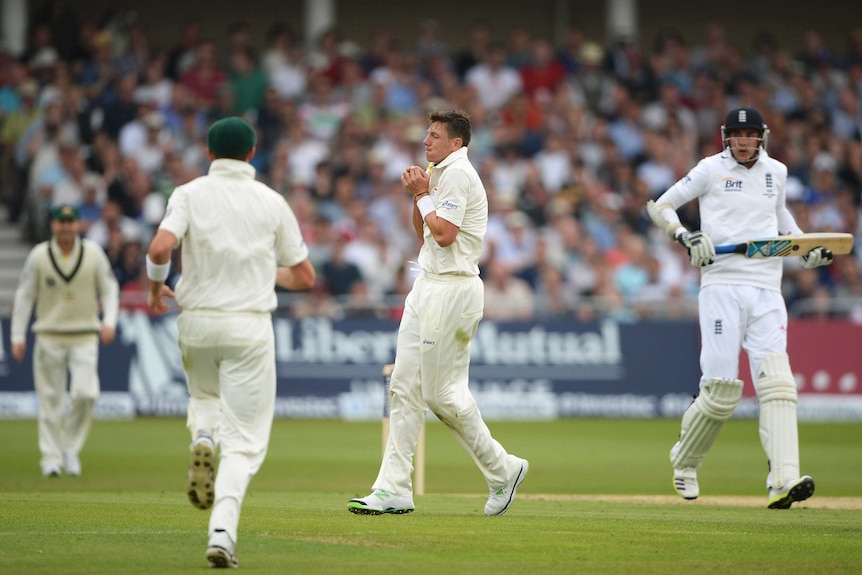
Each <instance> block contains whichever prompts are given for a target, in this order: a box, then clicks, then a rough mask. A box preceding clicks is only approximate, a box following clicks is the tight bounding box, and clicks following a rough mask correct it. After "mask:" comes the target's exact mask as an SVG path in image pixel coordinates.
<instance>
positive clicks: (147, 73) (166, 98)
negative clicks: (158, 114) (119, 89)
mask: <svg viewBox="0 0 862 575" xmlns="http://www.w3.org/2000/svg"><path fill="white" fill-rule="evenodd" d="M173 93H174V82H173V80H171V79H170V78H168V76H167V58H166V56H165V55H164V54H162V53H158V54H153V55H151V56H149V57H148V59H147V63H146V67H145V70H144V74H143V79H142V80H141V82H140V83H139V84H138V87H137V88H136V89H135V96H134V99H135V102H137V103H138V104H147V103H149V104H151V105H153V106H154V107H155V109H157V110H164V109H165V108H167V107H168V106H170V105H171V98H172V97H173Z"/></svg>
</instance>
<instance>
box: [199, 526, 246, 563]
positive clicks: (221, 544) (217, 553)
mask: <svg viewBox="0 0 862 575" xmlns="http://www.w3.org/2000/svg"><path fill="white" fill-rule="evenodd" d="M233 549H234V544H233V541H231V539H230V536H229V535H228V534H227V532H226V531H225V530H224V529H216V530H215V532H214V533H213V534H212V536H211V537H210V542H209V547H207V555H206V556H207V561H209V564H210V567H215V568H217V569H225V568H230V569H235V568H237V567H239V561H237V560H236V555H234V554H233Z"/></svg>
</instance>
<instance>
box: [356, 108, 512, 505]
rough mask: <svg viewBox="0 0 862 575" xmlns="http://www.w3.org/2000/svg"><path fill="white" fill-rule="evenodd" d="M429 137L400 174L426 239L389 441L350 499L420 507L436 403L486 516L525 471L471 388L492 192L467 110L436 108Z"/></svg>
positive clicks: (398, 366)
mask: <svg viewBox="0 0 862 575" xmlns="http://www.w3.org/2000/svg"><path fill="white" fill-rule="evenodd" d="M429 120H430V126H429V128H428V135H427V136H426V137H425V140H424V141H423V144H424V146H425V158H426V159H427V160H428V162H430V166H429V167H428V169H427V170H426V169H423V168H420V167H418V166H411V167H409V168H407V169H405V170H404V173H403V174H402V177H401V180H402V183H403V184H404V187H405V188H406V189H407V191H408V192H410V193H411V194H412V195H413V198H414V200H415V205H414V209H413V227H414V229H415V231H416V235H417V237H418V238H419V239H420V240H421V241H422V248H421V250H420V252H419V267H420V268H421V270H422V271H421V273H420V275H419V276H418V277H417V278H416V281H415V283H414V284H413V289H412V290H411V291H410V293H409V294H408V295H407V299H406V301H405V306H404V315H403V316H402V319H401V325H400V327H399V330H398V345H397V350H396V354H395V368H394V370H393V372H392V377H391V387H390V396H391V400H392V408H391V411H390V429H389V440H388V441H387V444H386V448H385V450H384V454H383V461H382V463H381V465H380V472H379V474H378V475H377V479H376V480H375V481H374V485H373V491H372V492H371V494H369V495H368V496H367V497H362V498H359V499H352V500H350V502H349V503H348V509H349V510H350V511H351V512H353V513H358V514H364V515H380V514H382V513H409V512H411V511H413V509H414V504H413V484H412V481H411V474H412V472H413V456H414V454H415V452H416V443H417V441H418V439H419V432H420V430H421V429H422V425H423V423H424V422H425V414H426V413H427V411H428V410H429V409H430V410H431V411H432V412H433V413H434V415H436V416H437V418H438V419H440V421H442V422H443V423H444V424H445V425H446V426H447V427H449V429H451V430H452V432H453V433H454V434H455V437H456V438H457V439H458V441H459V442H460V443H461V445H462V446H463V447H464V449H466V450H467V452H468V453H469V454H470V455H471V457H472V458H473V461H474V462H475V463H476V465H477V466H478V467H479V470H480V471H481V472H482V475H483V476H484V477H485V481H486V482H487V483H488V490H489V496H488V500H487V502H486V503H485V515H501V514H503V513H505V512H506V510H507V509H508V508H509V506H510V505H511V503H512V500H513V499H514V497H515V490H516V489H517V487H518V485H520V483H521V482H522V481H523V480H524V476H525V475H526V474H527V470H528V463H527V461H526V460H525V459H521V458H519V457H515V456H514V455H510V454H509V453H507V452H506V450H505V449H504V448H503V446H502V445H500V443H499V442H497V441H496V440H495V439H494V438H493V437H492V436H491V432H490V431H489V430H488V427H487V426H486V425H485V422H484V421H483V419H482V416H481V414H480V413H479V409H478V407H477V406H476V401H475V399H474V398H473V395H472V394H471V393H470V390H469V387H468V383H469V375H470V374H469V371H470V343H471V341H472V339H473V336H474V335H475V334H476V330H477V328H478V326H479V321H480V320H481V319H482V310H483V306H484V288H483V283H482V280H481V278H480V277H479V255H480V253H481V250H482V240H483V238H484V237H485V230H486V228H487V224H488V198H487V195H486V193H485V187H484V186H483V185H482V181H481V180H480V179H479V174H478V173H477V172H476V170H475V168H474V167H473V165H472V164H471V163H470V160H469V159H468V158H467V146H468V144H469V143H470V136H471V129H470V119H469V117H468V116H467V115H466V114H465V113H463V112H456V111H451V112H434V113H431V114H430V115H429Z"/></svg>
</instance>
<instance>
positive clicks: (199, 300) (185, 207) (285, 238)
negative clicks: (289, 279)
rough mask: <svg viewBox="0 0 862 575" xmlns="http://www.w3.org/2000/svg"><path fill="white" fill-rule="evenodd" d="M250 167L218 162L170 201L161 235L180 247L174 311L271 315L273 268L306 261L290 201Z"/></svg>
mask: <svg viewBox="0 0 862 575" xmlns="http://www.w3.org/2000/svg"><path fill="white" fill-rule="evenodd" d="M254 175H255V170H254V167H252V166H251V165H250V164H248V163H247V162H242V161H239V160H229V159H218V160H215V161H213V163H212V164H211V166H210V169H209V173H208V174H207V175H206V176H201V177H199V178H196V179H194V180H192V181H191V182H189V183H188V184H185V185H182V186H179V187H178V188H176V189H175V190H174V192H173V194H171V197H170V199H169V200H168V207H167V210H166V213H165V217H164V219H163V220H162V223H161V224H160V225H159V229H164V230H167V231H169V232H171V233H173V234H174V235H175V236H176V237H177V238H178V240H179V242H180V245H181V246H182V277H181V279H180V281H179V283H178V284H177V287H176V290H175V292H176V298H177V304H178V305H179V306H180V307H182V308H183V309H184V310H198V311H203V310H209V311H223V312H269V311H272V310H273V309H275V307H276V304H277V298H276V295H275V268H276V262H278V265H281V266H286V267H290V266H293V265H296V264H298V263H300V262H301V261H302V260H304V259H305V258H306V257H308V247H307V246H306V245H305V242H304V241H303V239H302V234H301V232H300V230H299V224H298V222H297V221H296V216H295V215H294V213H293V210H291V209H290V206H288V204H287V201H286V200H285V199H284V198H283V197H282V196H281V195H280V194H279V193H278V192H276V191H275V190H273V189H271V188H270V187H268V186H267V185H265V184H263V183H261V182H258V181H257V180H255V179H254Z"/></svg>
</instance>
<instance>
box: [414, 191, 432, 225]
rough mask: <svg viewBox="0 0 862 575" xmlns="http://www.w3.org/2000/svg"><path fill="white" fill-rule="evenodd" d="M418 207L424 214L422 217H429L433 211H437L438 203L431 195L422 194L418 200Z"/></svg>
mask: <svg viewBox="0 0 862 575" xmlns="http://www.w3.org/2000/svg"><path fill="white" fill-rule="evenodd" d="M416 207H417V208H419V213H420V214H422V219H423V220H424V219H425V218H427V217H428V214H430V213H431V212H434V211H437V204H435V203H434V200H432V199H431V196H422V197H421V198H419V201H418V202H416Z"/></svg>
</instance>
